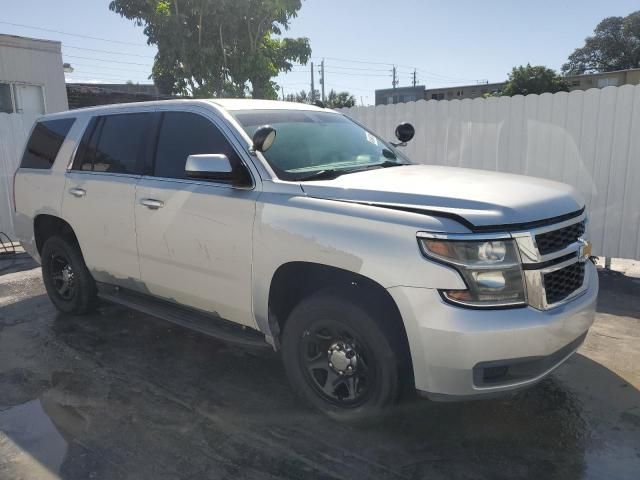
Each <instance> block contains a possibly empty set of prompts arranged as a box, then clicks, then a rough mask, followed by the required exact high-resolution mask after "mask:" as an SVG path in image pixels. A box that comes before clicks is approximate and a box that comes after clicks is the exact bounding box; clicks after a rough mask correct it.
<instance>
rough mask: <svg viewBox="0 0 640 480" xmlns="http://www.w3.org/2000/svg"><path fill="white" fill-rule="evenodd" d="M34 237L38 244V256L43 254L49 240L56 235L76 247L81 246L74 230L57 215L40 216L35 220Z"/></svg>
mask: <svg viewBox="0 0 640 480" xmlns="http://www.w3.org/2000/svg"><path fill="white" fill-rule="evenodd" d="M33 235H34V238H35V242H36V248H37V249H38V254H39V255H41V254H42V247H43V246H44V244H45V242H46V241H47V239H49V238H50V237H52V236H54V235H60V236H62V237H64V238H66V239H68V240H70V241H72V242H73V243H74V244H75V245H79V243H78V238H77V237H76V234H75V232H74V231H73V228H72V227H71V225H69V223H68V222H67V221H65V220H63V219H62V218H60V217H57V216H55V215H48V214H40V215H37V216H36V217H35V218H34V219H33Z"/></svg>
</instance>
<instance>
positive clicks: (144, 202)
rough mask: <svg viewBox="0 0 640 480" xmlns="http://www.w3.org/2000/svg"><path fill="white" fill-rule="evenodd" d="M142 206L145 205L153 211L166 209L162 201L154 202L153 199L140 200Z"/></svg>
mask: <svg viewBox="0 0 640 480" xmlns="http://www.w3.org/2000/svg"><path fill="white" fill-rule="evenodd" d="M140 205H144V206H145V207H147V208H150V209H151V210H157V209H159V208H162V207H164V202H163V201H162V200H154V199H153V198H143V199H142V200H140Z"/></svg>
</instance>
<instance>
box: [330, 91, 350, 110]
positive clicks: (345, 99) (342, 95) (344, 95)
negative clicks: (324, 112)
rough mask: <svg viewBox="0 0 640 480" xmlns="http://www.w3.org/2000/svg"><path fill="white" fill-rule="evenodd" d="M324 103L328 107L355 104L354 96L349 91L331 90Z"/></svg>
mask: <svg viewBox="0 0 640 480" xmlns="http://www.w3.org/2000/svg"><path fill="white" fill-rule="evenodd" d="M325 104H326V106H327V107H329V108H351V107H353V106H354V105H355V104H356V97H354V96H353V95H351V94H350V93H349V92H336V91H335V90H331V91H330V92H329V95H327V101H326V102H325Z"/></svg>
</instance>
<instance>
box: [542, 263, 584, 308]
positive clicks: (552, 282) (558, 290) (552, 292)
mask: <svg viewBox="0 0 640 480" xmlns="http://www.w3.org/2000/svg"><path fill="white" fill-rule="evenodd" d="M583 282H584V263H583V262H576V263H572V264H571V265H568V266H566V267H564V268H561V269H560V270H556V271H555V272H550V273H546V274H545V275H544V287H545V292H546V296H547V304H548V305H551V304H554V303H556V302H559V301H561V300H564V299H565V298H567V297H568V296H569V295H571V294H572V293H573V292H575V291H576V290H577V289H579V288H580V287H581V286H582V283H583Z"/></svg>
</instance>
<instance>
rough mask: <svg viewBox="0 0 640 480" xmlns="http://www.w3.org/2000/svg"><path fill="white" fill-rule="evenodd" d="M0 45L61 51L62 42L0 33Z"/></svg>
mask: <svg viewBox="0 0 640 480" xmlns="http://www.w3.org/2000/svg"><path fill="white" fill-rule="evenodd" d="M0 46H2V47H13V48H26V49H29V50H41V51H45V52H53V53H61V52H62V43H61V42H58V41H55V40H43V39H41V38H30V37H21V36H18V35H7V34H5V33H0Z"/></svg>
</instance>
